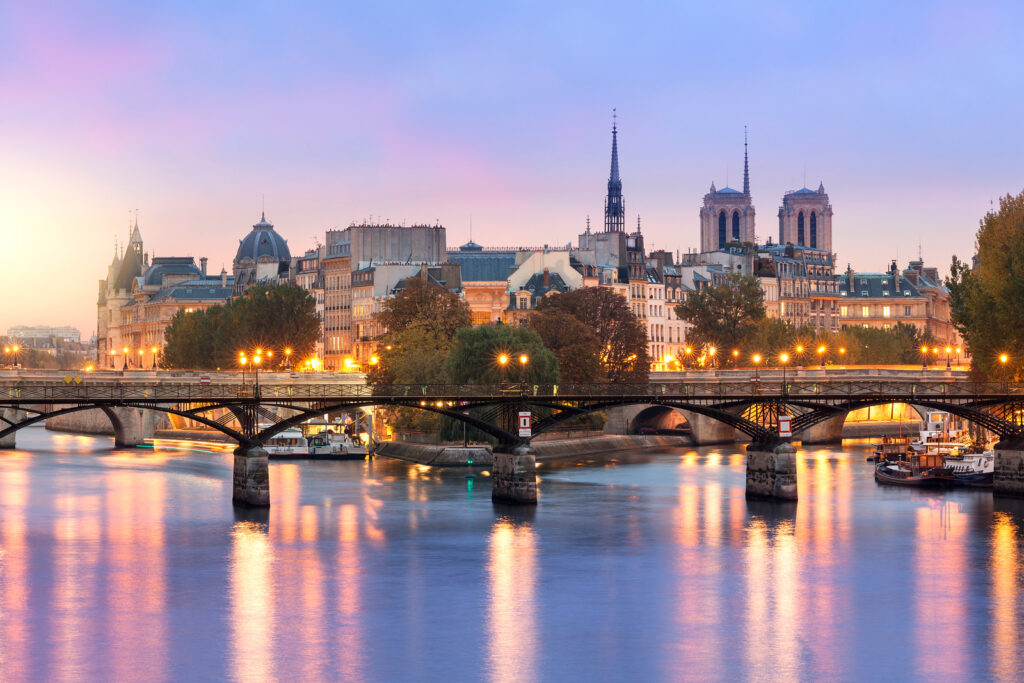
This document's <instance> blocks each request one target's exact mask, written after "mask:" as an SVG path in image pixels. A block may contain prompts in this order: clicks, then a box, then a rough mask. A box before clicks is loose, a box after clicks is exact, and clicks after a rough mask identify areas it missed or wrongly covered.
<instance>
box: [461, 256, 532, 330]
mask: <svg viewBox="0 0 1024 683" xmlns="http://www.w3.org/2000/svg"><path fill="white" fill-rule="evenodd" d="M517 253H518V252H517V251H514V250H510V249H485V248H484V247H482V246H480V245H479V244H477V243H476V242H473V241H469V242H467V243H466V244H463V245H462V246H460V247H459V248H458V250H455V251H449V252H448V262H449V263H454V264H457V265H458V266H459V269H460V271H461V278H462V295H463V298H464V300H465V302H466V304H467V305H468V306H469V310H470V313H471V315H472V316H473V324H474V325H487V324H490V323H496V322H498V321H503V320H504V318H505V311H506V309H507V308H508V305H509V299H508V289H509V282H508V279H509V276H510V275H512V273H513V272H514V271H515V270H516V255H517Z"/></svg>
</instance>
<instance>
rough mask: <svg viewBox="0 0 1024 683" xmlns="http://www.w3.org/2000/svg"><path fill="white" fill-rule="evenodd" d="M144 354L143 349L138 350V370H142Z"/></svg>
mask: <svg viewBox="0 0 1024 683" xmlns="http://www.w3.org/2000/svg"><path fill="white" fill-rule="evenodd" d="M145 352H146V350H145V349H139V370H142V369H143V367H142V361H143V354H144V353H145Z"/></svg>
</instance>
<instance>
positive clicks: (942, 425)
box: [910, 410, 971, 456]
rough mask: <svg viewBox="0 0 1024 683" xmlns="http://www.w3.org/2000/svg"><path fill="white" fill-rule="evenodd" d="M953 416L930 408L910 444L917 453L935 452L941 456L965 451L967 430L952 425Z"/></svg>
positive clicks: (969, 440) (967, 444) (968, 440)
mask: <svg viewBox="0 0 1024 683" xmlns="http://www.w3.org/2000/svg"><path fill="white" fill-rule="evenodd" d="M953 419H954V418H953V416H952V415H950V414H949V413H947V412H945V411H943V410H931V411H929V412H928V414H927V416H926V417H925V420H924V424H923V425H922V426H921V431H920V435H919V438H918V440H917V441H914V442H913V443H911V444H910V446H911V448H912V449H913V450H915V451H917V452H918V453H925V452H937V453H939V454H941V455H943V456H957V455H960V454H961V453H964V452H966V451H967V447H968V446H969V445H970V443H971V439H970V435H969V434H968V433H967V430H964V429H957V428H956V427H954V426H953Z"/></svg>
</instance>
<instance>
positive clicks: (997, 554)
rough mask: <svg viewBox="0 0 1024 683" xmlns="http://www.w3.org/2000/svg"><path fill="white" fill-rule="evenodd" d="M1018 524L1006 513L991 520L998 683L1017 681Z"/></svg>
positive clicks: (994, 668) (993, 653)
mask: <svg viewBox="0 0 1024 683" xmlns="http://www.w3.org/2000/svg"><path fill="white" fill-rule="evenodd" d="M1018 544H1019V541H1018V530H1017V525H1016V524H1015V523H1014V520H1013V517H1011V516H1010V515H1008V514H1006V513H1005V512H996V513H994V515H993V519H992V561H991V567H990V569H991V571H992V659H993V662H992V669H993V673H994V674H995V677H996V679H997V680H1000V681H1013V680H1018V679H1019V678H1020V670H1019V668H1018V666H1017V661H1018V658H1017V643H1018V641H1019V638H1020V632H1019V619H1018V616H1017V605H1018V594H1019V590H1018V588H1019V582H1020V573H1021V566H1020V550H1019V546H1018Z"/></svg>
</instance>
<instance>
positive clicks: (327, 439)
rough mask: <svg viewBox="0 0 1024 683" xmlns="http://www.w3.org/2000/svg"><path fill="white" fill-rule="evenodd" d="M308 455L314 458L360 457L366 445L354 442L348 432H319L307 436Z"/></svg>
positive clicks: (364, 453) (364, 452)
mask: <svg viewBox="0 0 1024 683" xmlns="http://www.w3.org/2000/svg"><path fill="white" fill-rule="evenodd" d="M308 441H309V457H310V458H314V459H332V460H345V459H353V460H356V459H361V458H363V457H364V456H365V455H366V447H365V446H361V445H359V444H356V443H355V442H354V441H352V439H350V438H349V436H348V434H344V433H341V434H335V433H333V432H329V431H328V432H320V433H319V434H314V435H312V436H310V437H309V440H308Z"/></svg>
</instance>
